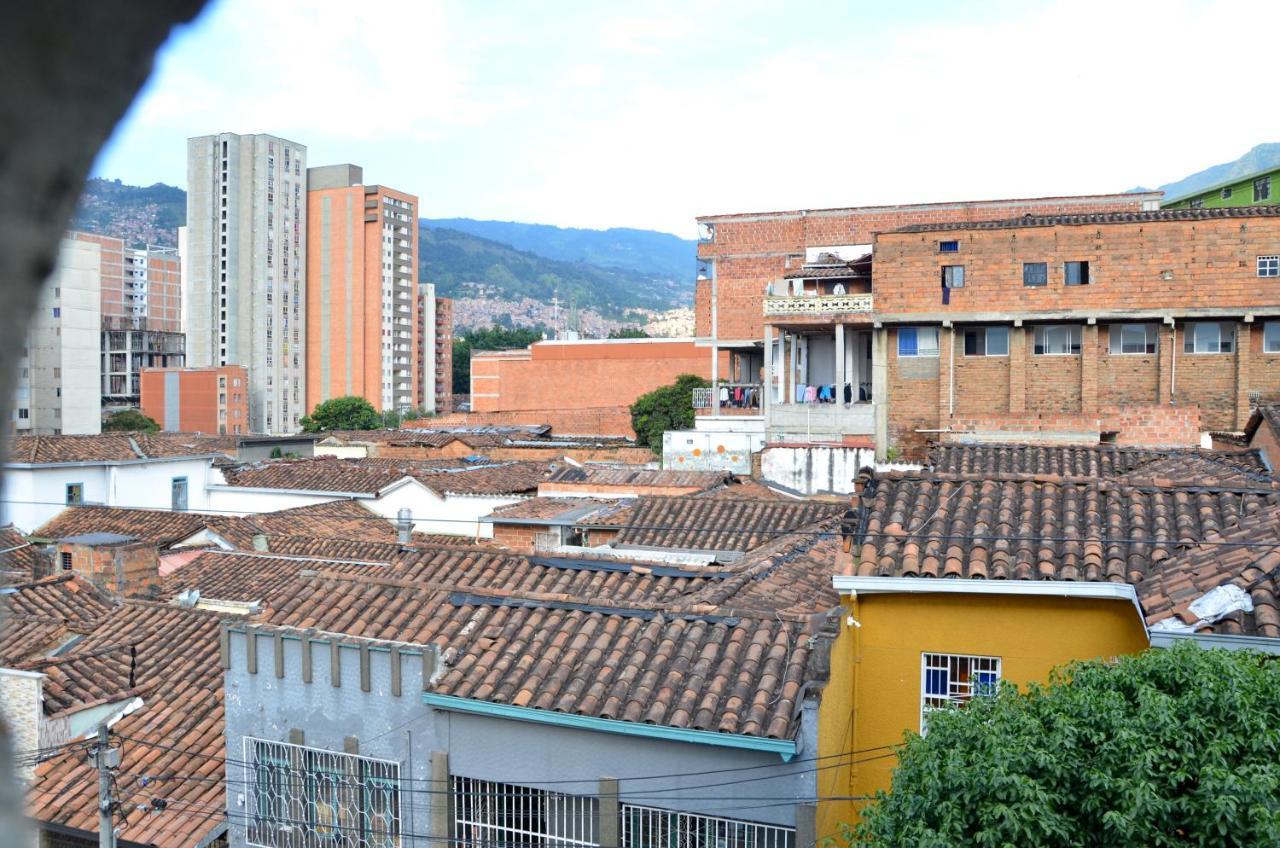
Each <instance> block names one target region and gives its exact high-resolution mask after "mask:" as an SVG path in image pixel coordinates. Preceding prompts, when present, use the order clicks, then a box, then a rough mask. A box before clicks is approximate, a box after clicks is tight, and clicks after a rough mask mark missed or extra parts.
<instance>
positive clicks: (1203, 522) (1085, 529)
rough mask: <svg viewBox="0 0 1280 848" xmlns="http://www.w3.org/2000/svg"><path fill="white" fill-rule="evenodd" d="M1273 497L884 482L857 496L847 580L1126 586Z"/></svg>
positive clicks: (934, 479)
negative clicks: (1079, 582)
mask: <svg viewBox="0 0 1280 848" xmlns="http://www.w3.org/2000/svg"><path fill="white" fill-rule="evenodd" d="M1275 497H1276V496H1275V494H1274V493H1272V492H1271V491H1270V490H1261V489H1259V490H1247V489H1236V488H1214V487H1207V486H1183V487H1179V486H1165V487H1161V486H1139V485H1130V484H1128V483H1125V482H1121V481H1116V480H1102V479H1092V480H1078V479H1077V480H1062V479H1048V480H1045V479H1036V478H1034V477H1023V478H1018V479H969V478H958V477H954V476H948V475H943V474H937V475H934V474H927V473H923V474H890V475H883V476H881V477H879V478H877V479H875V480H874V481H873V482H872V483H871V484H870V485H869V486H868V487H867V489H866V490H865V491H864V492H863V496H862V499H861V504H860V507H859V509H860V512H861V526H862V529H861V530H860V531H859V534H858V538H857V539H855V540H854V542H855V547H854V555H853V560H852V567H853V569H854V572H853V573H855V574H857V575H860V576H891V577H968V578H985V579H1016V580H1043V579H1054V580H1089V581H1115V582H1131V583H1134V582H1137V581H1139V580H1141V579H1142V578H1143V577H1145V576H1146V575H1147V574H1148V573H1149V572H1150V570H1151V569H1152V568H1155V567H1157V566H1158V564H1159V563H1160V561H1162V560H1164V559H1167V558H1169V557H1170V556H1173V555H1174V554H1176V553H1178V552H1179V551H1180V550H1182V549H1184V548H1186V547H1188V546H1191V545H1195V544H1196V543H1198V542H1199V541H1201V540H1202V539H1204V538H1206V537H1208V536H1209V535H1211V534H1214V533H1222V532H1226V531H1228V530H1230V529H1231V528H1234V527H1235V526H1237V525H1238V524H1240V523H1241V522H1242V521H1243V520H1244V519H1246V518H1247V517H1248V516H1250V515H1253V514H1254V513H1257V512H1258V511H1259V510H1261V509H1263V508H1264V507H1266V506H1268V505H1269V504H1271V503H1273V502H1274V499H1275Z"/></svg>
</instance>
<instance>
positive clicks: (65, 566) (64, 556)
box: [58, 551, 71, 571]
mask: <svg viewBox="0 0 1280 848" xmlns="http://www.w3.org/2000/svg"><path fill="white" fill-rule="evenodd" d="M58 561H59V562H60V563H61V564H62V570H63V571H70V570H71V552H70V551H63V552H62V553H61V554H59V555H58Z"/></svg>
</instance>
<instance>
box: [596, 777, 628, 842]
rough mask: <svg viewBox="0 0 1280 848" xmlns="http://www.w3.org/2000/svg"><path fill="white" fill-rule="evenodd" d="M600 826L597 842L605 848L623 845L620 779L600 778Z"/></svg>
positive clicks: (597, 832)
mask: <svg viewBox="0 0 1280 848" xmlns="http://www.w3.org/2000/svg"><path fill="white" fill-rule="evenodd" d="M599 794H600V804H599V807H598V809H599V815H600V821H599V826H598V827H597V828H596V841H597V842H598V843H599V844H600V845H601V846H603V848H611V846H618V845H621V844H622V841H621V836H622V835H621V833H619V830H620V827H619V825H620V824H621V822H622V818H621V810H620V809H619V804H618V779H617V778H616V777H602V778H600V793H599Z"/></svg>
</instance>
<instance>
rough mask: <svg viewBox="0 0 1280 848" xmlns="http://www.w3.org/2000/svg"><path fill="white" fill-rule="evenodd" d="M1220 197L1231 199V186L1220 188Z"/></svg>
mask: <svg viewBox="0 0 1280 848" xmlns="http://www.w3.org/2000/svg"><path fill="white" fill-rule="evenodd" d="M1222 199H1223V200H1230V199H1231V186H1227V187H1226V188H1224V189H1223V190H1222Z"/></svg>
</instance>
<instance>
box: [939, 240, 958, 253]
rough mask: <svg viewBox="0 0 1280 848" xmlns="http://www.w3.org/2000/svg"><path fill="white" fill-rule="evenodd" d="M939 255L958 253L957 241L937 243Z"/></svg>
mask: <svg viewBox="0 0 1280 848" xmlns="http://www.w3.org/2000/svg"><path fill="white" fill-rule="evenodd" d="M938 252H939V253H959V252H960V242H958V241H940V242H938Z"/></svg>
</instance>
